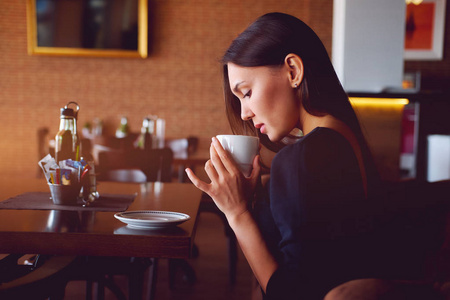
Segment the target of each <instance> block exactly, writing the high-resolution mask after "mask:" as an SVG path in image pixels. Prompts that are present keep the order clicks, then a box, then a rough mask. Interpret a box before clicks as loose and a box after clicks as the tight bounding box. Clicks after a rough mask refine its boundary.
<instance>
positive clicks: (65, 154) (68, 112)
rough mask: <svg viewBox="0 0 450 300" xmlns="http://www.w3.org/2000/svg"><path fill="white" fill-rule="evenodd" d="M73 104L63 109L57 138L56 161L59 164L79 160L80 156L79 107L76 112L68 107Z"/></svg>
mask: <svg viewBox="0 0 450 300" xmlns="http://www.w3.org/2000/svg"><path fill="white" fill-rule="evenodd" d="M71 103H74V102H69V103H68V104H67V105H66V106H65V107H63V108H61V113H60V122H59V131H58V133H57V134H56V136H55V159H56V162H58V163H59V162H60V161H61V160H66V159H72V160H79V156H80V139H79V138H78V134H77V115H78V114H77V113H78V110H79V106H78V105H77V110H76V111H74V110H73V109H72V108H69V107H68V105H70V104H71ZM75 104H76V103H75Z"/></svg>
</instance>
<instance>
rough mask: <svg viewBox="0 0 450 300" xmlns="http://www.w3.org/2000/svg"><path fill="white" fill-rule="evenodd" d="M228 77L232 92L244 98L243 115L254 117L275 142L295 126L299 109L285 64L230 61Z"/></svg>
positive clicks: (242, 116)
mask: <svg viewBox="0 0 450 300" xmlns="http://www.w3.org/2000/svg"><path fill="white" fill-rule="evenodd" d="M228 77H229V81H230V87H231V90H232V92H233V94H234V95H236V97H237V98H239V100H240V102H241V118H242V119H243V120H252V121H253V125H254V126H255V127H256V128H258V129H259V130H260V131H261V133H262V134H266V135H267V136H268V138H269V139H270V140H271V141H272V142H277V141H280V140H281V139H282V138H283V137H285V136H286V135H288V134H289V133H290V132H291V130H292V129H294V128H295V127H296V125H297V124H298V122H299V115H300V110H299V106H298V104H297V103H298V101H297V100H296V90H295V89H293V87H292V85H291V82H290V80H289V77H290V73H289V70H288V68H287V67H286V66H285V65H283V66H282V67H265V66H263V67H241V66H238V65H236V64H233V63H228Z"/></svg>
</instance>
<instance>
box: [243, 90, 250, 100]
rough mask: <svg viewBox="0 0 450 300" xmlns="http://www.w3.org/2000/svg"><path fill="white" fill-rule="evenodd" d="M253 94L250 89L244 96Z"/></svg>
mask: <svg viewBox="0 0 450 300" xmlns="http://www.w3.org/2000/svg"><path fill="white" fill-rule="evenodd" d="M251 95H252V91H251V90H249V91H248V92H247V93H246V94H245V95H244V98H245V97H250V96H251Z"/></svg>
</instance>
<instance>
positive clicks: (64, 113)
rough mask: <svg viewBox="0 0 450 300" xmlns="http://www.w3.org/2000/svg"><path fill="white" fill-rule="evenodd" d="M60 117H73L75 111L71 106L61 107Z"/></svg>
mask: <svg viewBox="0 0 450 300" xmlns="http://www.w3.org/2000/svg"><path fill="white" fill-rule="evenodd" d="M61 117H75V112H74V111H73V109H71V108H67V107H64V108H61Z"/></svg>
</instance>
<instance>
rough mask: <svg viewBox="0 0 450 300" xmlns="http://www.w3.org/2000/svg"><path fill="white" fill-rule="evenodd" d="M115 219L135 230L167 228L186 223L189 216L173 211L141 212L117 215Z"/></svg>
mask: <svg viewBox="0 0 450 300" xmlns="http://www.w3.org/2000/svg"><path fill="white" fill-rule="evenodd" d="M114 217H115V218H116V219H118V220H120V221H122V222H124V223H125V224H127V226H128V227H130V228H133V229H153V228H165V227H171V226H175V225H179V224H181V223H184V222H186V221H187V220H189V219H190V218H191V217H190V216H189V215H187V214H183V213H178V212H171V211H154V210H139V211H125V212H120V213H116V214H115V215H114Z"/></svg>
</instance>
